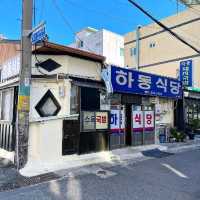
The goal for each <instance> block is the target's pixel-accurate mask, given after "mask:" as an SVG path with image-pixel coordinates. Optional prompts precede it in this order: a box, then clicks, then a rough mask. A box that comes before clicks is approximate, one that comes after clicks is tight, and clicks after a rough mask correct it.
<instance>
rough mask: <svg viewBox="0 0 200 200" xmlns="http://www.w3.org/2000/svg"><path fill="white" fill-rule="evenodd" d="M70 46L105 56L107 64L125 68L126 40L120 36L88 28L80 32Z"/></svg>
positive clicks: (103, 30)
mask: <svg viewBox="0 0 200 200" xmlns="http://www.w3.org/2000/svg"><path fill="white" fill-rule="evenodd" d="M69 46H71V47H74V48H79V49H83V50H86V51H91V52H94V53H97V54H99V55H103V56H105V57H106V63H107V64H114V65H118V66H121V67H124V38H123V36H121V35H119V34H116V33H113V32H111V31H108V30H105V29H102V30H96V29H93V28H90V27H88V28H85V29H83V30H81V31H79V32H78V33H77V34H76V37H75V43H73V44H71V45H69Z"/></svg>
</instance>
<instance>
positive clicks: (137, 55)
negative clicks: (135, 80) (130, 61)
mask: <svg viewBox="0 0 200 200" xmlns="http://www.w3.org/2000/svg"><path fill="white" fill-rule="evenodd" d="M140 28H141V26H140V25H138V26H137V29H136V70H139V65H140Z"/></svg>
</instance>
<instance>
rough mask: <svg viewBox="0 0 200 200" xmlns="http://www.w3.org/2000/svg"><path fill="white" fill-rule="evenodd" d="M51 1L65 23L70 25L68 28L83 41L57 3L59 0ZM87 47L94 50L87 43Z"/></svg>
mask: <svg viewBox="0 0 200 200" xmlns="http://www.w3.org/2000/svg"><path fill="white" fill-rule="evenodd" d="M51 1H52V3H53V5H54V8H55V9H56V11H57V13H58V14H59V15H60V17H61V18H62V20H63V22H64V23H65V25H67V26H68V28H69V29H70V31H71V32H72V33H73V35H74V36H76V38H77V39H78V40H79V41H80V42H81V41H82V40H81V38H79V37H78V36H77V35H76V32H75V30H74V28H73V26H72V25H71V23H70V22H69V20H68V19H67V18H66V16H65V15H64V14H63V12H62V10H61V9H60V7H59V6H58V4H57V1H56V0H51ZM85 47H86V48H87V49H88V51H91V52H93V51H92V50H91V49H90V48H89V47H88V46H87V45H85Z"/></svg>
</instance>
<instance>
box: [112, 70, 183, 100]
mask: <svg viewBox="0 0 200 200" xmlns="http://www.w3.org/2000/svg"><path fill="white" fill-rule="evenodd" d="M111 82H112V89H113V92H120V93H131V94H141V95H150V96H161V97H169V98H182V87H181V82H180V81H179V80H178V79H174V78H169V77H164V76H159V75H154V74H150V73H146V72H141V71H136V70H130V69H127V68H120V67H116V66H111Z"/></svg>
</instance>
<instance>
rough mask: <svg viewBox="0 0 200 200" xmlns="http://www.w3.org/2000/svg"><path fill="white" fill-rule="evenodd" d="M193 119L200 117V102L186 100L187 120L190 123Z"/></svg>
mask: <svg viewBox="0 0 200 200" xmlns="http://www.w3.org/2000/svg"><path fill="white" fill-rule="evenodd" d="M193 119H200V102H198V101H197V100H192V99H190V100H186V122H187V123H188V124H190V123H191V122H192V120H193Z"/></svg>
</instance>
